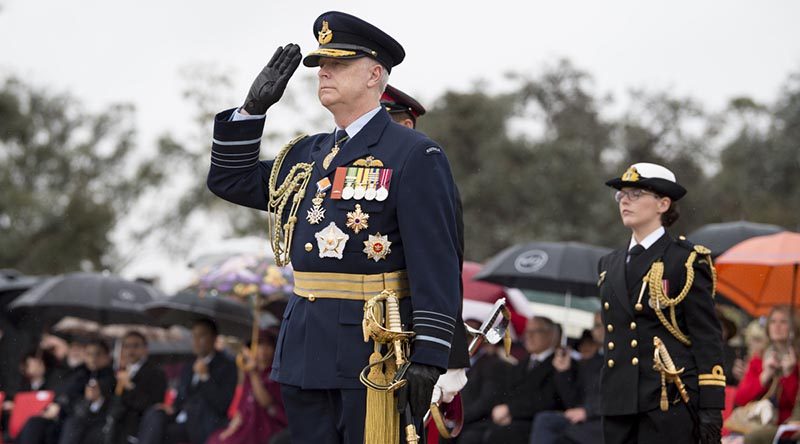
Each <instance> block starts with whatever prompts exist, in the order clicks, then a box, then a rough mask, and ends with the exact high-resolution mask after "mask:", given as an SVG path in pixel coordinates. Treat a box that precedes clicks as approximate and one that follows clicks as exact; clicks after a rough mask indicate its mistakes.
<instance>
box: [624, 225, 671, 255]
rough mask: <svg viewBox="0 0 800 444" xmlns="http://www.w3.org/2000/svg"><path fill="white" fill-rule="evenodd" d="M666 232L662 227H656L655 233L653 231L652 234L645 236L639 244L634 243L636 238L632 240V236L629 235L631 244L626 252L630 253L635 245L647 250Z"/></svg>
mask: <svg viewBox="0 0 800 444" xmlns="http://www.w3.org/2000/svg"><path fill="white" fill-rule="evenodd" d="M666 232H667V230H665V229H664V227H663V226H661V227H658V228H656V231H653V232H652V233H650V234H648V235H647V236H645V238H644V239H642V241H641V242H636V238H634V237H633V235H631V243H630V244H629V245H628V251H630V249H631V248H633V246H634V245H636V244H637V243H638V244H639V245H641V246H642V247H644V249H645V250H647V249H648V248H650V247H652V246H653V244H654V243H656V241H657V240H659V239H661V236H663V235H664V233H666Z"/></svg>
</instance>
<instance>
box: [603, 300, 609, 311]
mask: <svg viewBox="0 0 800 444" xmlns="http://www.w3.org/2000/svg"><path fill="white" fill-rule="evenodd" d="M609 307H610V305H608V302H604V303H603V308H605V309H606V310H608V308H609Z"/></svg>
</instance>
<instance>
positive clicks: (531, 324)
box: [525, 319, 555, 354]
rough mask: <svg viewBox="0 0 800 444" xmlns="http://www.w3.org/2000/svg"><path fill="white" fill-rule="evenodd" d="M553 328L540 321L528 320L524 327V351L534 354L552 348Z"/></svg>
mask: <svg viewBox="0 0 800 444" xmlns="http://www.w3.org/2000/svg"><path fill="white" fill-rule="evenodd" d="M554 340H555V328H553V327H551V326H549V325H547V324H546V323H545V322H544V321H542V320H541V319H530V320H528V324H527V325H526V326H525V350H527V352H528V353H531V354H536V353H542V352H543V351H545V350H547V349H549V348H552V347H553V341H554Z"/></svg>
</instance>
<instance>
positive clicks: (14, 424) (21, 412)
mask: <svg viewBox="0 0 800 444" xmlns="http://www.w3.org/2000/svg"><path fill="white" fill-rule="evenodd" d="M55 396H56V395H55V393H53V392H52V391H49V390H40V391H37V392H20V393H17V395H16V396H14V410H12V411H11V417H10V418H9V419H8V435H9V436H10V437H11V439H16V437H17V435H19V432H20V431H22V427H23V426H24V425H25V423H26V422H28V419H30V417H32V416H36V415H38V414H39V413H41V412H42V411H43V410H44V408H45V407H47V406H48V405H49V404H50V403H51V402H53V399H54V398H55Z"/></svg>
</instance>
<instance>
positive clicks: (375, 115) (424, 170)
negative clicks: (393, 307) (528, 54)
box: [208, 12, 459, 444]
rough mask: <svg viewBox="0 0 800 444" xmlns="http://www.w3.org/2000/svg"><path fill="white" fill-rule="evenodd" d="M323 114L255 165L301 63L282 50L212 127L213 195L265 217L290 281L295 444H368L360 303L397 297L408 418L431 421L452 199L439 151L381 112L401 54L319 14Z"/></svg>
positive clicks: (283, 372)
mask: <svg viewBox="0 0 800 444" xmlns="http://www.w3.org/2000/svg"><path fill="white" fill-rule="evenodd" d="M313 31H314V36H315V37H316V38H317V40H318V42H319V48H318V49H317V50H315V51H312V52H311V53H309V54H308V55H306V57H305V58H304V59H303V63H304V64H305V65H306V66H309V67H316V66H319V71H318V77H319V90H318V96H319V99H320V102H321V103H322V105H323V106H325V107H326V108H327V109H328V110H329V111H330V112H331V114H333V118H334V122H335V124H336V129H335V130H334V131H332V132H330V133H324V134H317V135H314V136H310V137H301V138H298V139H295V140H293V141H292V142H290V144H289V145H288V146H287V147H285V148H284V149H283V150H282V151H281V153H280V154H279V155H278V156H277V157H276V159H275V160H273V161H260V160H259V149H260V140H261V135H262V132H263V128H264V124H265V116H264V115H265V114H266V111H267V109H268V108H269V107H270V106H271V105H273V104H274V103H276V102H277V101H278V100H279V99H280V97H281V95H282V94H283V91H284V89H285V87H286V84H287V82H288V81H289V78H290V77H291V75H292V74H293V73H294V71H295V69H296V68H297V66H298V65H299V63H300V58H301V56H300V49H299V47H298V46H297V45H293V44H289V45H287V46H285V47H282V48H278V51H276V53H275V55H274V56H273V58H272V60H270V62H269V63H268V64H267V66H265V67H264V69H263V70H262V72H261V73H260V74H259V75H258V77H257V78H256V80H255V81H254V82H253V86H252V87H251V89H250V92H249V94H248V96H247V98H246V100H245V104H244V106H242V107H241V108H238V109H231V110H228V111H223V112H222V113H220V114H218V115H217V116H216V119H215V127H214V143H213V146H212V156H211V169H210V171H209V176H208V186H209V188H210V189H211V190H212V191H213V192H214V193H215V194H217V195H218V196H220V197H222V198H224V199H226V200H228V201H231V202H234V203H237V204H240V205H244V206H248V207H251V208H256V209H260V210H266V211H271V212H272V213H274V217H276V218H277V219H278V220H277V221H276V223H275V224H274V225H273V230H272V232H271V233H270V235H271V236H273V248H274V250H275V254H276V260H277V261H278V262H279V263H283V262H287V261H288V260H289V259H290V258H291V263H292V265H293V268H294V270H295V294H294V295H293V296H292V297H291V299H290V301H289V304H288V306H287V308H286V311H285V313H284V316H283V322H282V326H281V332H280V336H279V338H278V344H277V349H276V356H275V362H274V364H273V369H274V370H273V375H272V376H273V378H274V379H275V380H277V381H278V382H280V383H281V384H282V392H283V396H284V403H285V406H286V412H287V414H288V417H289V429H290V431H291V435H292V441H293V442H299V443H315V444H317V443H320V444H321V443H352V444H360V443H362V442H363V441H364V418H365V410H366V407H365V405H366V403H365V399H366V391H365V389H364V386H363V385H362V384H361V383H360V381H359V378H358V376H359V373H360V371H361V370H362V368H363V367H364V366H366V365H367V363H368V360H369V357H370V354H371V353H372V351H373V344H372V342H371V341H370V342H365V341H364V338H363V335H362V326H361V324H362V318H363V315H364V310H363V309H364V301H366V300H368V299H370V298H372V297H374V296H376V295H377V294H378V293H380V292H381V291H383V290H390V291H393V292H394V293H395V294H396V295H397V296H398V297H399V298H400V313H401V316H402V321H403V328H404V329H405V330H408V329H411V330H413V332H414V333H415V335H414V338H413V343H412V352H411V355H410V360H411V365H410V366H409V367H408V369H407V371H406V373H405V377H406V380H407V387H406V390H407V394H408V398H409V405H410V407H411V413H412V414H413V416H414V417H415V418H416V419H417V420H419V419H420V418H421V417H422V415H423V414H424V413H425V411H426V410H427V406H428V404H429V402H430V397H431V392H432V390H433V386H434V383H435V382H436V379H437V378H438V376H439V375H440V374H441V373H442V372H443V371H444V370H445V369H446V368H447V364H448V357H449V355H450V344H451V342H452V339H453V330H454V327H455V323H456V316H457V312H458V308H459V256H458V252H459V244H458V236H457V228H456V194H455V185H454V182H453V177H452V175H451V173H450V166H449V164H448V161H447V158H446V157H445V154H444V151H443V149H442V148H441V147H440V146H439V145H438V144H437V143H436V142H434V141H432V140H430V139H429V138H427V137H426V136H424V135H423V134H421V133H418V132H416V131H414V130H411V129H408V128H405V127H403V126H401V125H397V124H395V123H393V122H392V119H391V117H390V116H389V114H388V113H387V112H386V110H385V109H384V108H382V107H381V106H380V97H381V94H382V93H383V90H384V88H385V87H386V84H387V82H388V74H389V72H390V70H391V69H392V68H393V67H394V66H396V65H398V64H399V63H400V62H402V60H403V58H404V57H405V52H404V50H403V48H402V46H400V44H399V43H397V41H395V40H394V39H393V38H392V37H390V36H389V35H387V34H386V33H384V32H383V31H381V30H380V29H378V28H376V27H375V26H373V25H371V24H369V23H367V22H365V21H363V20H361V19H359V18H357V17H353V16H351V15H348V14H344V13H341V12H327V13H324V14H322V15H321V16H320V17H318V18H317V20H316V21H315V23H314V28H313Z"/></svg>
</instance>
